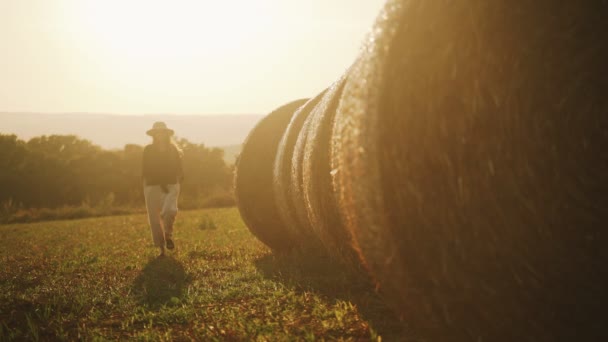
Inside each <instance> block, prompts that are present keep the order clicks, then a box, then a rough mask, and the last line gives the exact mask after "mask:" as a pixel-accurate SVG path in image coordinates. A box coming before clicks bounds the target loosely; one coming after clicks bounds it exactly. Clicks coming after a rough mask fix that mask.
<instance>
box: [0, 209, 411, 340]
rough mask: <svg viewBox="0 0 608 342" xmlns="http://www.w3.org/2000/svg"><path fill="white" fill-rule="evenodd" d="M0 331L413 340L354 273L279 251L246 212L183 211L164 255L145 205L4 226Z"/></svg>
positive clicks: (52, 336) (37, 335) (39, 335)
mask: <svg viewBox="0 0 608 342" xmlns="http://www.w3.org/2000/svg"><path fill="white" fill-rule="evenodd" d="M0 242H1V243H2V246H1V247H0V264H1V265H2V267H0V340H2V341H4V340H24V339H27V340H76V339H78V340H93V341H100V340H107V339H113V340H115V339H123V340H124V339H129V340H177V341H179V340H247V341H249V340H253V341H282V340H306V341H312V340H356V341H359V340H378V339H379V338H380V337H381V339H383V340H390V341H392V340H404V339H406V332H405V331H404V330H403V328H402V325H401V324H399V323H398V321H397V320H396V319H395V317H394V316H393V315H392V314H391V312H390V310H388V308H387V307H386V306H384V304H383V302H382V301H381V299H380V298H379V297H378V295H377V294H376V293H375V292H374V290H373V287H372V286H371V284H370V283H369V282H368V281H367V280H366V279H365V277H363V276H361V274H359V273H356V272H347V271H344V268H342V267H339V266H337V265H335V264H333V263H331V262H330V261H329V260H325V259H322V258H319V257H312V256H307V255H288V256H283V257H277V256H274V255H273V254H272V253H271V252H270V250H269V249H268V248H266V247H265V246H264V245H263V244H261V243H260V242H258V241H257V240H256V239H255V238H254V237H253V236H252V235H251V234H250V233H249V231H248V230H247V229H246V227H245V226H244V225H243V223H242V221H241V219H240V217H239V214H238V211H237V210H236V209H234V208H230V209H209V210H201V211H187V212H181V213H180V216H179V217H178V222H177V225H176V232H175V242H176V245H177V248H176V250H174V251H172V252H170V253H169V254H168V256H166V257H161V258H159V257H157V254H158V251H157V249H156V248H154V247H152V242H151V237H150V232H149V228H148V225H147V220H146V218H145V216H144V215H132V216H116V217H103V218H91V219H83V220H72V221H53V222H41V223H31V224H19V225H2V226H0Z"/></svg>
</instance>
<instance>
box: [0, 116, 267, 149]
mask: <svg viewBox="0 0 608 342" xmlns="http://www.w3.org/2000/svg"><path fill="white" fill-rule="evenodd" d="M262 117H263V115H258V114H204V115H197V114H184V115H181V114H176V115H167V114H133V115H122V114H111V113H31V112H0V133H2V134H15V135H17V136H18V137H19V138H20V139H23V140H29V139H31V138H33V137H36V136H41V135H52V134H60V135H67V134H73V135H77V136H79V137H80V138H83V139H87V140H90V141H91V142H92V143H94V144H96V145H99V146H101V147H102V148H105V149H121V148H123V147H124V146H125V145H127V144H138V145H144V144H147V143H149V142H150V137H149V136H147V135H146V131H147V130H148V129H150V128H151V127H152V124H153V123H154V122H155V121H164V122H166V123H167V126H169V128H171V129H173V130H175V135H176V136H177V137H180V138H185V139H187V140H189V141H190V142H192V143H196V144H204V145H206V146H210V147H211V146H212V147H224V146H234V145H240V144H242V143H243V141H244V140H245V138H246V137H247V135H248V134H249V131H251V129H252V128H253V127H254V126H255V125H256V124H257V122H258V121H259V120H260V119H261V118H262Z"/></svg>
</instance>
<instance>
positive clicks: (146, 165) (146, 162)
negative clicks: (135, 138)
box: [141, 147, 150, 186]
mask: <svg viewBox="0 0 608 342" xmlns="http://www.w3.org/2000/svg"><path fill="white" fill-rule="evenodd" d="M149 154H150V153H149V150H148V147H145V148H144V152H143V156H142V163H141V179H142V182H143V184H144V186H145V185H146V179H148V175H149V172H150V156H149Z"/></svg>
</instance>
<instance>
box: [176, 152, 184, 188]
mask: <svg viewBox="0 0 608 342" xmlns="http://www.w3.org/2000/svg"><path fill="white" fill-rule="evenodd" d="M183 181H184V162H183V158H182V153H181V152H179V151H177V182H178V183H180V184H181V183H182V182H183Z"/></svg>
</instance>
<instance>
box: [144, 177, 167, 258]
mask: <svg viewBox="0 0 608 342" xmlns="http://www.w3.org/2000/svg"><path fill="white" fill-rule="evenodd" d="M144 194H145V198H146V209H147V210H148V222H149V223H150V230H151V232H152V239H153V240H154V245H155V246H156V247H159V248H160V252H161V254H164V252H165V235H164V232H163V227H162V223H161V209H162V202H161V201H162V198H161V190H160V187H159V186H146V187H144Z"/></svg>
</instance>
